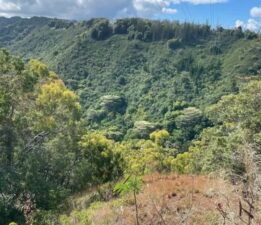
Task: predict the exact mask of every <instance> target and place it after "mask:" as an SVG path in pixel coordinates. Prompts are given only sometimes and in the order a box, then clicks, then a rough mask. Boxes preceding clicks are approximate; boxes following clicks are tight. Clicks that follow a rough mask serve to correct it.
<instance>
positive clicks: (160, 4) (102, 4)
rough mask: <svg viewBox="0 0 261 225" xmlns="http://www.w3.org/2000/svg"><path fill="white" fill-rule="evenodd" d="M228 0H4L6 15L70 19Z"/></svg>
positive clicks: (0, 2) (171, 10)
mask: <svg viewBox="0 0 261 225" xmlns="http://www.w3.org/2000/svg"><path fill="white" fill-rule="evenodd" d="M227 1H228V0H0V15H2V16H23V17H31V16H48V17H59V18H67V19H88V18H92V17H107V18H111V19H113V18H118V17H127V16H140V17H152V16H157V15H161V14H176V13H177V9H175V5H176V4H181V3H188V4H193V5H199V4H216V3H223V2H227Z"/></svg>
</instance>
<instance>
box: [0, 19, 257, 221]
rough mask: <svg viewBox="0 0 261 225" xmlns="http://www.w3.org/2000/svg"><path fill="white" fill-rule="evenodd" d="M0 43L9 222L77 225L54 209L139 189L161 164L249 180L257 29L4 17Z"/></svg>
mask: <svg viewBox="0 0 261 225" xmlns="http://www.w3.org/2000/svg"><path fill="white" fill-rule="evenodd" d="M0 46H1V48H2V49H1V50H0V78H1V79H0V162H1V163H0V224H1V225H2V224H3V225H4V224H9V223H11V222H12V221H15V222H17V223H18V224H37V225H39V224H51V223H52V222H53V221H56V222H55V223H56V224H62V225H63V224H70V223H69V222H68V220H70V219H69V218H67V217H66V216H65V217H61V218H62V219H61V218H60V217H59V216H57V215H59V213H60V212H61V210H65V211H66V210H67V208H68V207H69V206H68V205H67V199H68V197H69V196H72V195H73V194H75V193H78V192H81V191H84V190H86V189H87V190H91V189H92V188H94V187H97V186H99V185H101V184H104V183H109V184H111V182H112V183H113V182H116V181H118V180H119V179H122V178H124V179H127V181H126V182H125V183H126V184H125V183H124V182H123V183H119V184H118V185H116V187H117V188H116V189H117V190H118V191H119V192H124V191H126V189H131V188H134V190H135V191H134V193H136V192H138V191H139V190H140V188H139V186H140V185H141V184H140V176H143V175H145V174H149V173H153V172H160V173H166V172H176V173H193V174H208V173H210V172H214V171H221V170H222V171H225V173H226V174H228V176H226V177H227V178H229V179H230V180H233V181H235V180H236V181H238V182H240V181H242V180H243V181H244V182H245V183H248V182H250V181H249V179H250V178H249V174H248V164H247V162H246V160H245V155H244V154H245V152H244V149H250V150H251V154H252V153H253V154H254V156H255V157H256V158H258V157H259V155H260V145H261V133H260V132H261V130H260V127H261V121H260V119H261V114H260V112H261V105H260V103H261V101H260V99H261V93H260V91H261V83H260V74H261V41H260V36H259V35H258V34H256V33H253V32H250V31H243V30H242V29H241V28H236V29H224V28H222V27H217V28H216V29H211V27H210V26H208V25H198V24H191V23H179V22H169V21H152V20H145V19H138V18H127V19H120V20H116V21H113V22H112V21H108V20H106V19H103V18H99V19H92V20H89V21H81V22H76V21H67V20H59V19H49V18H42V17H33V18H31V19H22V18H19V17H13V18H10V19H7V18H3V17H1V18H0ZM5 49H8V50H5ZM9 51H10V52H11V53H9ZM14 55H16V56H14ZM18 55H19V57H18ZM53 71H55V72H53ZM57 74H59V75H57ZM250 150H249V151H250ZM253 163H254V162H253ZM95 199H96V198H95V197H94V200H93V201H95ZM104 199H106V198H105V197H102V194H101V193H100V195H99V197H98V201H102V200H104ZM96 200H97V199H96ZM81 216H82V215H81V214H80V215H79V218H80V219H79V221H80V220H81V221H84V222H82V224H91V223H89V222H87V221H88V219H86V218H87V217H84V216H83V217H81ZM85 216H87V215H85ZM79 224H80V222H79Z"/></svg>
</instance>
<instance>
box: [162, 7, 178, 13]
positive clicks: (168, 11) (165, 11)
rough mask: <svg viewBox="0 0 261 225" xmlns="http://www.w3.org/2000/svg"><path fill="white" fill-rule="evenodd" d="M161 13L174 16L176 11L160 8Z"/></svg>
mask: <svg viewBox="0 0 261 225" xmlns="http://www.w3.org/2000/svg"><path fill="white" fill-rule="evenodd" d="M161 11H162V13H165V14H176V13H177V12H178V10H176V9H172V8H165V7H164V8H162V10H161Z"/></svg>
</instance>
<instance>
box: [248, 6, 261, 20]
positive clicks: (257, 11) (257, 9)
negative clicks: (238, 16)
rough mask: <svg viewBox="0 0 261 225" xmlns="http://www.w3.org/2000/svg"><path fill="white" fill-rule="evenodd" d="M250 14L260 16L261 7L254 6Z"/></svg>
mask: <svg viewBox="0 0 261 225" xmlns="http://www.w3.org/2000/svg"><path fill="white" fill-rule="evenodd" d="M250 15H251V16H252V17H260V18H261V7H254V8H252V9H251V11H250Z"/></svg>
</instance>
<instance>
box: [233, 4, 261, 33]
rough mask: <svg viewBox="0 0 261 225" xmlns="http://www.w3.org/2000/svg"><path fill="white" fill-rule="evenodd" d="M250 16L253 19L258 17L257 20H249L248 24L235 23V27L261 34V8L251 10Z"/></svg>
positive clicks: (238, 21)
mask: <svg viewBox="0 0 261 225" xmlns="http://www.w3.org/2000/svg"><path fill="white" fill-rule="evenodd" d="M250 15H251V16H252V17H257V19H254V18H249V19H248V20H247V21H246V22H244V21H241V20H237V21H236V22H235V27H242V28H243V29H245V30H251V31H254V32H261V7H253V8H252V9H251V10H250ZM258 17H259V18H258Z"/></svg>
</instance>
